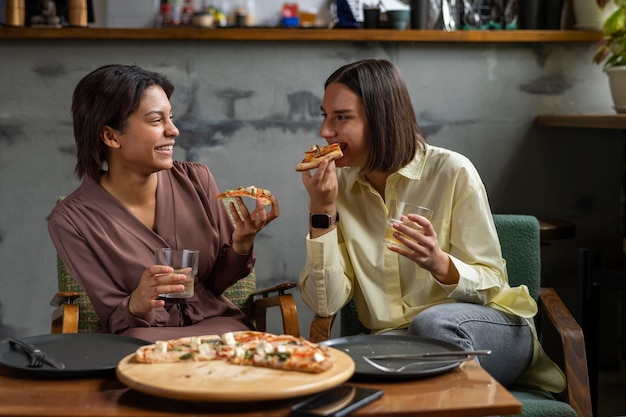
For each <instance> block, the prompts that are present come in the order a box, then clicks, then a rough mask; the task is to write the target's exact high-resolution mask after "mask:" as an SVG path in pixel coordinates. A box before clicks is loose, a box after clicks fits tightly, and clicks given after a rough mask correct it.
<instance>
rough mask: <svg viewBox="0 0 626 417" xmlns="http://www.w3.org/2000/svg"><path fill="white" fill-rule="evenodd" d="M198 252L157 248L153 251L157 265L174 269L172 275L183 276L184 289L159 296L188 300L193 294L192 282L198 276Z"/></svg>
mask: <svg viewBox="0 0 626 417" xmlns="http://www.w3.org/2000/svg"><path fill="white" fill-rule="evenodd" d="M199 257H200V251H197V250H191V249H172V248H159V249H156V250H155V251H154V258H155V262H156V264H157V265H167V266H171V267H172V268H174V273H176V274H184V275H185V277H186V279H185V282H183V285H184V286H185V289H184V290H183V291H181V292H171V293H167V294H160V296H161V297H164V298H188V297H191V296H193V294H194V281H195V279H196V275H198V258H199Z"/></svg>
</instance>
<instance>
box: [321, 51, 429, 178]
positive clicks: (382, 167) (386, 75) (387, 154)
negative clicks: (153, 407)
mask: <svg viewBox="0 0 626 417" xmlns="http://www.w3.org/2000/svg"><path fill="white" fill-rule="evenodd" d="M334 82H337V83H341V84H343V85H345V86H346V87H348V88H349V89H350V90H352V91H354V93H356V94H357V95H358V96H359V97H361V99H362V100H363V105H364V107H365V115H366V117H367V122H368V126H369V145H370V152H369V155H368V158H367V162H366V163H365V166H364V167H363V168H362V170H361V172H362V173H365V174H366V173H368V172H372V171H381V172H395V171H397V170H399V169H400V168H402V167H403V166H405V165H407V164H408V163H409V162H411V160H413V158H414V157H415V155H416V153H417V152H418V151H421V152H424V151H425V150H426V140H425V139H424V138H423V137H422V135H421V133H420V129H419V126H418V124H417V120H416V119H415V113H414V110H413V104H412V103H411V98H410V96H409V91H408V89H407V87H406V84H405V82H404V78H403V77H402V74H400V71H399V70H398V68H397V67H396V66H395V65H393V64H392V63H391V62H389V61H386V60H378V59H366V60H363V61H357V62H354V63H351V64H347V65H344V66H343V67H341V68H339V69H337V70H336V71H335V72H334V73H333V74H332V75H331V76H330V77H329V78H328V79H327V80H326V83H325V84H324V89H326V87H328V85H329V84H330V83H334Z"/></svg>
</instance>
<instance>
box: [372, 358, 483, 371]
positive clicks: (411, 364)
mask: <svg viewBox="0 0 626 417" xmlns="http://www.w3.org/2000/svg"><path fill="white" fill-rule="evenodd" d="M470 359H472V357H471V356H468V357H466V358H459V359H441V360H432V359H429V360H423V361H417V362H411V363H407V364H406V365H402V366H400V367H399V368H394V367H391V366H385V365H381V364H379V363H376V362H374V361H373V360H371V359H370V358H368V357H367V356H363V360H365V362H367V363H368V364H370V365H371V366H373V367H374V368H376V369H378V370H380V371H383V372H388V373H394V374H397V373H400V372H402V371H404V370H405V369H407V368H410V367H412V366H417V365H424V364H432V363H457V362H465V361H468V360H470Z"/></svg>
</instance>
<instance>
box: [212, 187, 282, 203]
mask: <svg viewBox="0 0 626 417" xmlns="http://www.w3.org/2000/svg"><path fill="white" fill-rule="evenodd" d="M234 197H249V198H254V199H257V198H260V199H261V200H263V204H265V205H266V206H269V205H270V204H272V200H271V197H272V192H271V191H270V190H264V189H263V188H259V187H255V186H254V185H251V186H249V187H239V188H237V189H236V190H226V191H224V192H223V193H219V194H218V195H217V199H218V200H222V199H224V198H234Z"/></svg>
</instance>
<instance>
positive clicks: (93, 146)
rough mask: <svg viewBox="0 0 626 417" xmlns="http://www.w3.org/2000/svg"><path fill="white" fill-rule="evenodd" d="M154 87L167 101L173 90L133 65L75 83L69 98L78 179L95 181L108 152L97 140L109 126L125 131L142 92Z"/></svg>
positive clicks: (93, 74) (158, 76)
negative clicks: (163, 93) (155, 86)
mask: <svg viewBox="0 0 626 417" xmlns="http://www.w3.org/2000/svg"><path fill="white" fill-rule="evenodd" d="M154 85H157V86H159V87H161V88H162V89H163V91H164V92H165V94H166V95H167V97H168V98H170V97H171V96H172V93H173V92H174V86H173V85H172V84H171V83H170V82H169V81H168V80H167V78H166V77H165V76H163V75H161V74H158V73H156V72H152V71H146V70H144V69H141V68H139V67H137V66H134V65H115V64H113V65H104V66H102V67H100V68H98V69H96V70H94V71H92V72H91V73H89V74H87V75H86V76H85V77H84V78H83V79H82V80H80V81H79V82H78V84H77V85H76V88H75V89H74V95H73V97H72V118H73V121H74V138H75V139H76V148H77V152H76V159H77V161H76V168H75V171H74V172H75V174H76V176H77V177H78V178H83V177H85V176H88V177H91V178H93V179H94V180H96V181H98V180H99V179H100V176H101V175H102V167H103V164H104V162H105V161H106V160H107V155H108V150H107V149H108V148H107V147H106V145H105V144H104V142H103V140H102V138H101V137H100V135H101V133H102V129H103V128H104V127H105V126H110V127H112V128H113V129H116V130H119V131H122V132H123V131H124V130H125V129H126V128H127V127H128V118H129V117H130V116H131V115H132V114H133V113H134V112H135V111H137V109H138V108H139V104H140V103H141V100H142V98H143V95H144V92H145V91H146V89H148V88H149V87H152V86H154Z"/></svg>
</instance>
